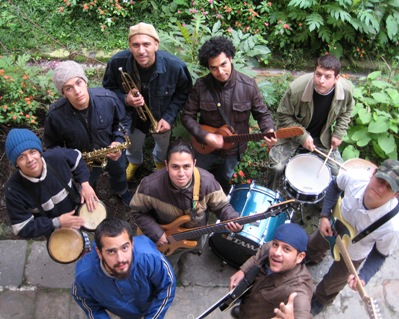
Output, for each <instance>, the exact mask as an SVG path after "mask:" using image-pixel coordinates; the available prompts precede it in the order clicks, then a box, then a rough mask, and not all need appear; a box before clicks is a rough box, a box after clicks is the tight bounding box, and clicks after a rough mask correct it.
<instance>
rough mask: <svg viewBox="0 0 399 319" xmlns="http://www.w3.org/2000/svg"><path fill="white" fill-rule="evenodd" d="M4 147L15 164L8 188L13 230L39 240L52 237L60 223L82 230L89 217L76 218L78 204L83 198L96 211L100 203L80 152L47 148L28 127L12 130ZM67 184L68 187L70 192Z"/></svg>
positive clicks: (62, 225) (8, 204)
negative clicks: (43, 146)
mask: <svg viewBox="0 0 399 319" xmlns="http://www.w3.org/2000/svg"><path fill="white" fill-rule="evenodd" d="M5 149H6V154H7V157H8V159H9V160H10V162H11V163H12V164H13V165H14V166H15V167H16V168H17V171H16V172H15V173H14V174H13V175H12V176H11V177H10V179H9V180H8V181H7V184H6V187H5V189H6V195H5V198H6V206H7V212H8V216H9V218H10V222H11V227H12V230H13V232H14V234H15V235H17V236H19V237H22V238H36V237H40V236H46V237H49V236H50V235H51V233H52V232H53V231H54V230H55V229H57V228H59V227H64V228H65V227H70V228H75V229H79V228H80V227H81V226H82V225H83V224H84V222H85V221H84V219H83V218H82V217H79V216H74V213H75V208H76V206H77V205H79V204H80V203H83V202H85V203H86V204H87V206H88V209H89V210H90V211H92V210H93V209H94V208H95V206H96V201H98V198H97V195H96V193H95V192H94V190H93V188H92V187H91V186H90V184H89V182H88V180H89V174H90V173H89V170H88V168H87V166H86V165H85V163H84V161H83V160H82V154H81V153H80V152H79V151H78V150H71V149H62V148H57V149H54V150H47V151H46V152H43V149H42V142H41V141H40V140H39V138H38V137H37V136H36V135H35V134H34V133H33V132H32V131H30V130H28V129H12V130H11V131H10V132H9V133H8V135H7V138H6V143H5ZM54 171H56V172H57V174H56V175H55V174H54V173H53V172H54ZM64 185H70V187H69V189H70V190H71V191H69V190H68V189H66V187H65V186H64ZM76 185H79V189H78V188H77V187H76ZM72 192H74V194H71V193H72ZM75 196H76V197H75Z"/></svg>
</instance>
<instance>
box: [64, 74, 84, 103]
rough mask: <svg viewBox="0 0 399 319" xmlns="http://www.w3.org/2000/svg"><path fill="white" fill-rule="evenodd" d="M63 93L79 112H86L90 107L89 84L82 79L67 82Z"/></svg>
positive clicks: (76, 78) (75, 78) (77, 78)
mask: <svg viewBox="0 0 399 319" xmlns="http://www.w3.org/2000/svg"><path fill="white" fill-rule="evenodd" d="M62 93H63V95H64V97H65V98H66V99H68V101H69V102H70V103H71V104H72V105H73V107H74V108H75V109H77V110H84V109H86V108H87V107H88V106H89V101H90V97H89V90H88V89H87V83H86V82H85V80H83V79H82V78H80V77H74V78H72V79H70V80H68V81H66V82H65V84H64V85H63V87H62Z"/></svg>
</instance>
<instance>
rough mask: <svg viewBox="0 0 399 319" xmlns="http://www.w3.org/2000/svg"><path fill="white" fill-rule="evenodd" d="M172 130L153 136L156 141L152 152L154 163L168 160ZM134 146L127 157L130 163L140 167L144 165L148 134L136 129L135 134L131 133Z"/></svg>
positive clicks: (129, 149)
mask: <svg viewBox="0 0 399 319" xmlns="http://www.w3.org/2000/svg"><path fill="white" fill-rule="evenodd" d="M171 134H172V130H169V131H166V132H164V133H160V134H151V135H152V137H153V138H154V141H155V147H154V150H153V151H152V156H153V158H154V162H156V163H163V162H164V161H165V160H166V151H167V150H168V147H169V142H170V135H171ZM129 137H130V140H131V141H132V146H130V147H129V148H128V149H127V150H126V155H127V159H128V161H129V163H133V164H136V165H140V164H142V163H143V147H144V142H145V138H146V134H144V133H143V132H142V131H140V130H138V129H135V130H134V132H133V133H131V132H129Z"/></svg>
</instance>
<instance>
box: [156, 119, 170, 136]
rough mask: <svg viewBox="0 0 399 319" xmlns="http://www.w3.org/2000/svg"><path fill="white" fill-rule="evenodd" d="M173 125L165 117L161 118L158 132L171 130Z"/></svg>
mask: <svg viewBox="0 0 399 319" xmlns="http://www.w3.org/2000/svg"><path fill="white" fill-rule="evenodd" d="M171 129H172V127H171V126H170V124H169V123H168V122H166V121H165V120H164V119H160V120H159V122H158V126H157V133H163V132H166V131H169V130H171Z"/></svg>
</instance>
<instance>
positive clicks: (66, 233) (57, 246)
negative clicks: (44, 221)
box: [47, 228, 85, 264]
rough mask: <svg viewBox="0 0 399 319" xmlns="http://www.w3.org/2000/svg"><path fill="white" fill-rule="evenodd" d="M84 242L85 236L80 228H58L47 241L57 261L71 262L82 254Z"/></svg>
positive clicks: (52, 256)
mask: <svg viewBox="0 0 399 319" xmlns="http://www.w3.org/2000/svg"><path fill="white" fill-rule="evenodd" d="M84 242H85V241H84V237H83V234H82V232H81V231H80V230H77V229H73V228H58V229H56V230H55V231H54V232H53V233H52V234H51V236H50V238H49V239H48V241H47V251H48V253H49V255H50V257H51V259H53V260H54V261H55V262H57V263H60V264H70V263H73V262H74V261H76V260H78V259H79V258H80V257H81V256H82V253H83V251H84Z"/></svg>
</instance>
